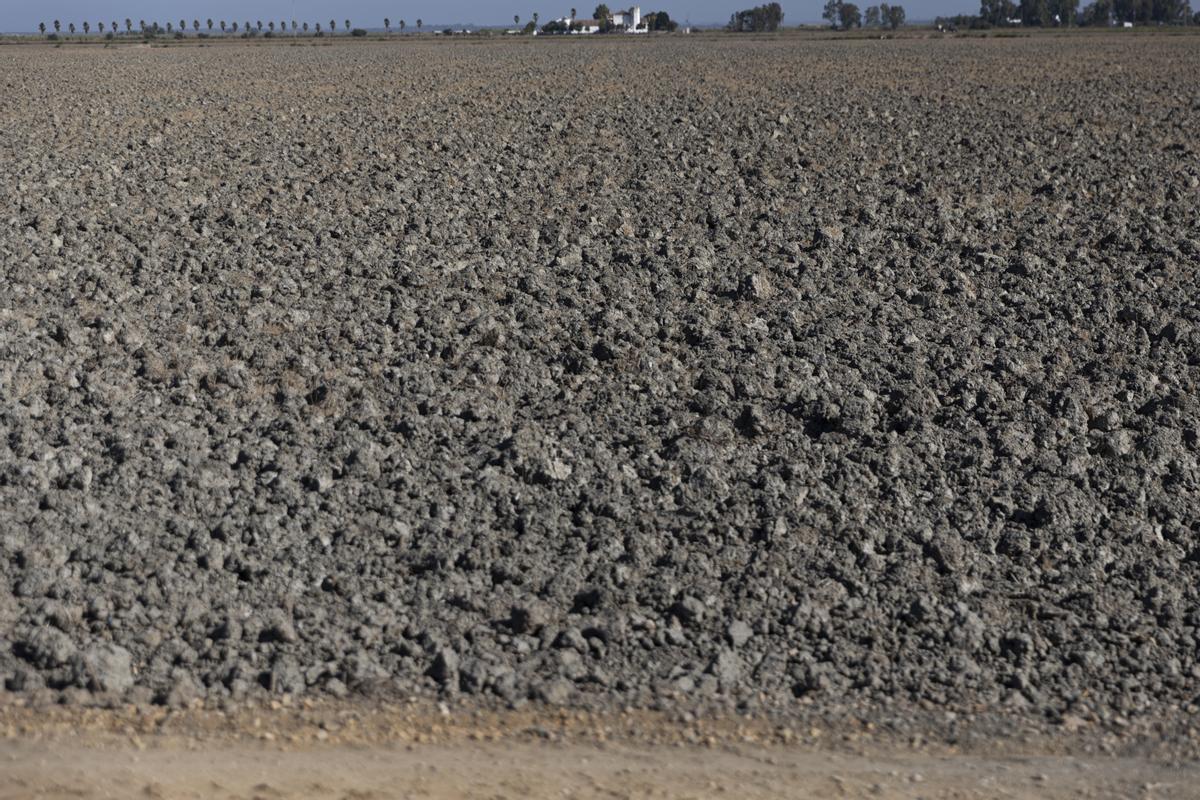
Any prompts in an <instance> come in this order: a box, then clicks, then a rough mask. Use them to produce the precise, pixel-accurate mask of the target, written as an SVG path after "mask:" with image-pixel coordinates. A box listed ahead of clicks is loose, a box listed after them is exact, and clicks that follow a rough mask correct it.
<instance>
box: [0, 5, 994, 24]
mask: <svg viewBox="0 0 1200 800" xmlns="http://www.w3.org/2000/svg"><path fill="white" fill-rule="evenodd" d="M629 1H630V3H631V4H632V2H634V1H635V0H629ZM874 1H875V0H858V5H859V7H860V8H865V7H866V6H867V5H870V4H871V3H872V2H874ZM572 2H574V3H576V6H577V8H578V11H579V13H580V14H585V13H586V14H590V13H591V11H592V9H593V8H595V6H596V0H39V1H38V2H32V0H0V31H32V30H35V29H36V28H37V24H38V23H39V22H45V23H46V24H47V25H49V24H50V23H51V22H52V21H53V20H55V19H59V20H61V21H62V23H63V27H64V28H65V27H66V25H67V23H68V22H74V23H75V24H76V26H78V25H79V24H80V23H81V22H82V21H83V20H84V19H87V20H88V21H89V22H91V23H92V24H93V25H95V23H96V22H97V21H98V20H104V21H105V23H108V22H111V21H112V20H117V22H118V23H120V24H121V25H124V21H125V18H126V17H129V18H130V19H132V20H133V21H134V25H136V24H137V21H138V20H139V19H145V20H146V21H147V22H150V21H153V20H156V19H157V20H158V21H159V23H160V24H162V25H166V23H167V20H168V19H170V20H173V21H175V22H176V24H178V21H179V20H180V19H181V18H182V19H186V20H187V22H188V25H189V26H190V25H191V21H192V20H193V19H195V18H197V17H198V18H199V19H200V22H201V24H203V23H204V20H205V19H207V18H208V17H212V18H213V19H214V20H221V19H225V20H227V21H230V22H232V21H233V20H235V19H237V20H239V21H245V20H247V19H249V20H251V21H252V22H253V21H256V20H259V19H261V20H262V21H263V23H264V24H265V23H266V21H267V20H268V19H274V20H276V21H278V20H284V19H286V20H292V19H296V20H300V21H304V20H308V21H310V22H316V21H317V20H322V21H323V22H324V23H325V24H328V22H329V20H330V19H334V18H336V19H337V21H338V27H339V28H340V27H341V26H342V21H343V20H345V19H349V20H350V21H351V22H352V23H354V25H356V26H359V25H361V26H362V27H382V26H383V18H384V17H391V19H392V22H393V24H395V23H396V22H397V21H398V20H400V19H404V20H405V21H406V22H407V23H408V24H409V25H412V24H413V23H414V22H415V21H416V20H417V18H418V17H420V18H421V19H422V20H424V21H425V23H427V24H429V23H438V22H443V23H448V22H473V23H476V24H480V25H489V24H490V25H501V24H506V23H511V22H512V17H513V14H520V15H521V20H522V22H524V21H525V20H526V19H527V18H528V17H529V15H530V14H532V13H533V12H534V11H537V12H538V13H539V14H540V15H541V19H543V20H549V19H552V18H554V17H558V16H562V15H563V14H566V13H567V12H568V11H570V8H571V3H572ZM588 2H590V3H591V5H588ZM760 2H764V0H643V2H641V3H640V5H641V6H642V11H643V12H646V11H650V10H656V11H657V10H659V9H662V10H665V11H667V13H669V14H670V15H671V16H672V17H673V18H675V19H679V20H691V21H692V22H696V23H706V22H724V21H725V20H727V19H729V14H730V13H731V12H732V11H736V10H737V9H740V8H749V7H750V6H754V5H757V4H758V3H760ZM823 4H824V3H823V0H803V1H802V2H797V1H795V0H792V1H789V0H782V5H783V12H784V22H785V23H787V24H798V23H800V22H813V21H817V20H819V19H820V18H821V7H822V6H823ZM900 4H901V5H903V6H904V7H905V9H906V10H907V12H908V18H909V19H910V20H916V19H932V18H933V17H935V16H937V15H939V14H958V13H966V12H972V13H974V12H978V10H979V3H978V2H977V1H976V0H900ZM608 5H609V6H610V7H612V8H617V7H619V5H620V3H617V2H611V1H610V2H609V3H608ZM585 6H586V8H585Z"/></svg>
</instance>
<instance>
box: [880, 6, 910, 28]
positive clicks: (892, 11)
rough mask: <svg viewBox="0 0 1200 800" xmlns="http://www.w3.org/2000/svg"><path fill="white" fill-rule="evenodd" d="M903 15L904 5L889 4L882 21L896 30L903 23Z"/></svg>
mask: <svg viewBox="0 0 1200 800" xmlns="http://www.w3.org/2000/svg"><path fill="white" fill-rule="evenodd" d="M905 16H906V15H905V13H904V6H889V7H888V11H887V17H886V18H885V19H884V22H885V23H887V26H888V27H889V28H891V29H892V30H896V29H897V28H899V27H900V26H901V25H903V24H904V17H905Z"/></svg>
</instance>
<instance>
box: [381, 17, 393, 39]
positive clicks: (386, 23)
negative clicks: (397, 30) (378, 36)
mask: <svg viewBox="0 0 1200 800" xmlns="http://www.w3.org/2000/svg"><path fill="white" fill-rule="evenodd" d="M383 29H384V30H385V31H387V35H388V36H391V35H392V21H391V20H390V19H388V18H387V17H384V18H383Z"/></svg>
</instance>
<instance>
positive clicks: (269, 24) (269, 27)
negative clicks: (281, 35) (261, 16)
mask: <svg viewBox="0 0 1200 800" xmlns="http://www.w3.org/2000/svg"><path fill="white" fill-rule="evenodd" d="M267 30H269V31H270V32H271V33H275V20H269V21H268V22H267Z"/></svg>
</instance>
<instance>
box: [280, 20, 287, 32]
mask: <svg viewBox="0 0 1200 800" xmlns="http://www.w3.org/2000/svg"><path fill="white" fill-rule="evenodd" d="M279 32H280V33H287V22H285V21H284V20H279Z"/></svg>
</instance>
